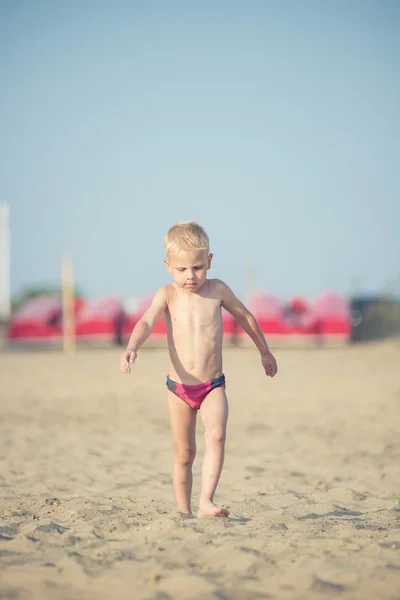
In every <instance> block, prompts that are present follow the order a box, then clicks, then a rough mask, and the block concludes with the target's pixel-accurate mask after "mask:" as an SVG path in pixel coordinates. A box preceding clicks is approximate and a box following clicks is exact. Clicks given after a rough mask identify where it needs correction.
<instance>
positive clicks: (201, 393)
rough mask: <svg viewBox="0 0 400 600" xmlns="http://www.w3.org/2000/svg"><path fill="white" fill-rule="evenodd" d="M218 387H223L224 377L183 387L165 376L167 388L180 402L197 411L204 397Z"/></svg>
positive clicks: (183, 385)
mask: <svg viewBox="0 0 400 600" xmlns="http://www.w3.org/2000/svg"><path fill="white" fill-rule="evenodd" d="M218 387H225V375H223V374H222V375H220V376H219V377H216V378H215V379H210V381H207V382H206V383H199V384H198V385H185V384H183V383H178V382H177V381H173V380H172V379H171V378H170V377H169V375H168V376H167V388H168V389H169V390H170V391H171V392H173V393H174V394H175V396H178V398H180V399H181V400H183V401H184V402H186V404H188V405H189V406H191V407H192V408H195V409H196V410H199V408H200V406H201V404H202V402H203V400H204V399H205V398H206V396H207V395H208V394H209V393H210V392H211V390H214V389H215V388H218Z"/></svg>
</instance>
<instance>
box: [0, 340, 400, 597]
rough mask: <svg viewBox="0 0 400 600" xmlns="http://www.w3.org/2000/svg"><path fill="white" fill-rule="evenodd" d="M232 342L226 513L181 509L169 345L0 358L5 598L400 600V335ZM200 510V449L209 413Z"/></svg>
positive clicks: (0, 593)
mask: <svg viewBox="0 0 400 600" xmlns="http://www.w3.org/2000/svg"><path fill="white" fill-rule="evenodd" d="M276 356H277V359H278V362H279V368H280V371H279V374H278V376H277V377H276V378H275V379H273V380H271V379H269V378H266V377H265V376H264V374H263V371H262V368H261V366H260V363H259V357H258V354H257V352H256V351H255V350H253V349H250V348H246V349H234V348H227V349H226V350H225V360H224V370H225V374H226V378H227V393H228V398H229V402H230V418H229V426H228V440H227V456H226V462H225V468H224V471H223V475H222V479H221V483H220V486H219V489H218V494H217V498H216V501H217V502H219V503H221V504H222V505H223V506H226V507H228V508H229V510H230V511H231V516H230V518H229V519H220V520H218V519H213V520H199V519H197V518H193V519H182V518H180V517H179V515H178V514H177V512H176V509H175V504H174V499H173V489H172V482H171V460H172V452H171V438H170V433H169V424H168V415H167V404H166V392H165V376H166V372H167V353H166V350H164V349H144V350H143V351H142V352H141V353H140V355H139V358H138V361H137V363H136V365H135V366H134V369H133V372H132V374H131V375H129V376H126V375H125V376H124V375H123V374H122V373H120V372H119V370H118V362H119V350H118V349H107V350H81V351H79V352H77V353H75V354H73V355H69V356H63V355H62V354H61V353H58V352H55V353H46V352H38V353H34V352H13V353H3V354H1V355H0V418H1V421H0V446H1V453H0V598H2V599H3V600H4V599H10V600H25V599H26V600H47V599H54V600H71V599H74V600H86V599H87V600H92V599H93V600H103V599H104V600H108V599H118V600H125V599H134V600H136V599H138V600H139V599H140V600H142V599H143V600H170V599H173V600H175V599H179V600H180V599H184V600H208V599H215V600H253V599H254V600H259V599H263V598H276V599H279V600H280V599H282V600H286V599H287V600H292V599H296V600H297V599H304V600H314V599H317V598H318V599H319V598H321V599H325V598H343V599H346V600H347V599H349V600H353V599H354V600H355V599H359V600H368V599H371V600H372V599H373V600H396V599H397V600H398V599H399V598H400V344H399V343H396V342H385V343H381V344H368V345H364V346H350V347H347V348H340V349H339V348H337V349H277V350H276ZM198 425H199V426H198V436H197V437H198V455H197V458H196V461H195V472H194V473H195V477H194V509H196V505H197V501H198V495H199V490H200V488H199V486H200V465H201V458H202V454H203V438H202V425H201V422H200V420H199V423H198Z"/></svg>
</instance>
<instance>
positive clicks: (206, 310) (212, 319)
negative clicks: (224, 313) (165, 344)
mask: <svg viewBox="0 0 400 600" xmlns="http://www.w3.org/2000/svg"><path fill="white" fill-rule="evenodd" d="M168 312H169V318H170V321H171V324H172V326H173V327H174V328H179V329H180V328H188V330H191V329H192V330H193V329H207V328H209V327H215V326H219V325H220V323H221V303H220V301H219V300H217V299H215V298H202V297H199V296H195V295H194V294H193V295H190V296H187V297H181V298H175V299H174V301H173V302H171V303H170V305H169V306H168Z"/></svg>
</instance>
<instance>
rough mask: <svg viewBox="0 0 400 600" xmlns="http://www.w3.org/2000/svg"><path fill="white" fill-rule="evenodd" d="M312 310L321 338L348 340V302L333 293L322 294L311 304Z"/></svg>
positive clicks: (349, 321)
mask: <svg viewBox="0 0 400 600" xmlns="http://www.w3.org/2000/svg"><path fill="white" fill-rule="evenodd" d="M312 309H313V312H314V314H315V317H316V320H317V324H318V325H317V326H318V334H319V335H320V336H321V337H322V338H325V339H327V338H331V339H334V338H335V339H337V340H343V341H346V340H349V339H350V336H351V310H350V303H349V302H348V300H347V299H346V298H345V297H344V296H342V295H340V294H337V293H335V292H330V291H327V292H324V293H322V294H320V295H319V296H318V297H317V298H316V299H315V300H314V302H313V304H312Z"/></svg>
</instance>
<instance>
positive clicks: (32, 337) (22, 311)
mask: <svg viewBox="0 0 400 600" xmlns="http://www.w3.org/2000/svg"><path fill="white" fill-rule="evenodd" d="M61 318H62V311H61V300H60V298H58V297H57V296H38V297H36V298H31V299H30V300H28V301H27V302H26V303H25V304H23V306H21V307H20V308H19V310H17V311H16V312H15V313H14V314H13V315H12V317H11V319H10V322H9V324H8V328H7V338H8V340H9V341H10V342H20V343H26V342H41V341H50V340H51V339H57V338H60V337H61V335H62V327H61Z"/></svg>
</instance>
